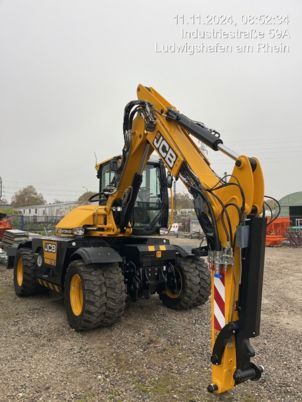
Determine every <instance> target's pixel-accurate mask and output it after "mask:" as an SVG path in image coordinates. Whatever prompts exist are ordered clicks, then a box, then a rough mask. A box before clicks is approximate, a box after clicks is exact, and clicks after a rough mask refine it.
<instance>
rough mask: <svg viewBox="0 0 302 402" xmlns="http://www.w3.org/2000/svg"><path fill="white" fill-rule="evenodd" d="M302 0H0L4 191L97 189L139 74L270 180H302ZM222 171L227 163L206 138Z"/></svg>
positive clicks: (67, 195) (283, 190) (285, 188)
mask: <svg viewBox="0 0 302 402" xmlns="http://www.w3.org/2000/svg"><path fill="white" fill-rule="evenodd" d="M301 14H302V3H301V1H299V0H289V1H287V2H285V1H280V0H267V1H266V2H263V1H260V0H256V1H249V0H245V1H241V0H229V1H227V2H226V1H223V0H221V1H213V0H211V1H209V0H207V1H202V0H201V1H200V0H198V1H197V0H194V1H193V0H186V1H184V0H183V1H179V0H173V1H172V0H166V1H165V2H159V1H153V2H143V1H137V0H129V1H122V0H115V1H109V0H105V1H97V0H85V1H84V0H43V1H41V0H0V177H2V182H3V198H6V199H7V200H8V201H9V200H10V198H11V196H12V195H13V194H14V192H15V191H17V190H19V189H20V188H22V187H24V186H26V185H29V184H32V185H34V186H35V187H36V188H37V190H38V191H39V192H41V193H42V194H43V195H44V197H45V198H46V199H47V200H48V201H49V202H53V201H54V200H55V199H59V200H75V199H77V198H78V196H79V195H81V194H82V193H83V192H84V191H85V190H86V189H89V190H92V191H97V188H98V183H97V179H96V172H95V169H94V166H95V155H96V157H97V160H98V161H102V160H104V159H107V158H109V157H111V156H113V155H117V154H119V153H120V152H121V149H122V146H123V136H122V119H123V109H124V106H125V105H126V103H127V102H129V101H130V100H133V99H135V98H136V87H137V85H138V83H142V84H144V85H147V86H152V87H154V88H155V89H156V90H157V91H159V92H160V93H161V94H162V95H163V96H164V97H165V98H167V99H168V100H169V101H170V102H171V103H172V104H173V105H174V106H176V107H177V108H178V109H179V110H180V111H181V112H182V113H184V114H186V115H187V116H189V117H191V118H192V119H195V120H199V121H202V122H204V123H205V124H206V125H208V126H209V127H211V128H215V129H216V130H217V131H219V132H220V133H221V138H222V139H223V141H224V144H225V145H226V146H228V147H230V148H231V149H234V150H235V151H236V152H238V153H239V154H247V155H249V156H256V157H258V158H259V160H260V161H261V163H262V167H263V171H264V175H265V188H266V189H265V191H266V194H270V195H272V196H275V197H277V198H281V197H282V196H284V195H286V194H288V193H291V192H295V191H302V180H301V172H302V157H301V153H302V137H301V128H300V126H301V112H302V110H301V104H302V102H301V97H302V85H301V70H302V53H301V40H302V25H301V20H302V15H301ZM208 157H209V159H210V161H211V163H212V165H213V167H214V169H215V171H216V172H217V173H218V174H220V175H223V173H224V172H231V170H232V164H233V162H232V161H231V160H229V159H228V158H227V157H226V156H223V155H221V154H220V153H217V152H213V151H209V153H208Z"/></svg>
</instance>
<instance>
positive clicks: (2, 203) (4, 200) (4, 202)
mask: <svg viewBox="0 0 302 402" xmlns="http://www.w3.org/2000/svg"><path fill="white" fill-rule="evenodd" d="M0 205H8V202H7V201H6V199H5V198H0Z"/></svg>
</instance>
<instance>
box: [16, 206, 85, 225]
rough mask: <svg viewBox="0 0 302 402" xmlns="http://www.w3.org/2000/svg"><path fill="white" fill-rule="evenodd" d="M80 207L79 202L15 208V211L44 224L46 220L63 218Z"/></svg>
mask: <svg viewBox="0 0 302 402" xmlns="http://www.w3.org/2000/svg"><path fill="white" fill-rule="evenodd" d="M78 205H79V202H76V201H69V202H58V203H53V204H45V205H30V206H27V207H19V208H15V210H16V211H18V213H19V214H20V215H23V216H26V217H27V216H28V217H35V220H36V221H37V222H39V221H40V222H42V221H43V220H44V219H45V220H47V218H48V217H62V216H64V215H66V214H67V213H68V212H69V211H71V210H72V209H73V208H75V207H77V206H78Z"/></svg>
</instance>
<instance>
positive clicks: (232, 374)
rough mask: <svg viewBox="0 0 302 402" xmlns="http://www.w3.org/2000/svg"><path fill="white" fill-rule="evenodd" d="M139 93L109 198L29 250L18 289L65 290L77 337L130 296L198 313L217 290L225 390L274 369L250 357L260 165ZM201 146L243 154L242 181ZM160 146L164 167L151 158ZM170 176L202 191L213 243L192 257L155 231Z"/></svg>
mask: <svg viewBox="0 0 302 402" xmlns="http://www.w3.org/2000/svg"><path fill="white" fill-rule="evenodd" d="M137 95H138V100H134V101H132V102H130V103H128V104H127V105H126V107H125V113H124V122H123V132H124V140H125V143H124V148H123V151H122V155H121V156H120V157H115V158H113V159H112V160H110V161H107V162H105V163H103V164H100V165H98V166H97V169H98V177H99V179H100V192H99V193H98V194H96V195H95V196H93V197H92V199H91V200H90V201H91V202H92V203H91V204H89V205H85V206H79V207H77V208H75V209H74V210H72V211H71V212H70V213H69V214H68V215H67V216H65V217H64V218H63V219H62V220H61V221H60V222H59V224H58V225H57V227H56V236H54V237H41V238H38V237H37V238H33V239H31V240H30V241H27V242H24V243H23V244H22V245H21V246H19V248H18V250H17V252H16V256H15V258H14V284H15V290H16V293H17V295H18V296H27V295H30V294H32V293H34V292H37V291H40V290H41V289H43V288H45V289H51V290H53V291H57V292H61V293H63V294H64V298H65V304H66V309H67V317H68V321H69V324H70V325H71V327H73V328H74V329H76V330H78V331H81V330H87V329H90V328H95V327H98V326H104V325H110V324H112V323H114V322H116V321H117V320H118V319H119V318H120V317H121V315H122V314H123V311H124V307H125V296H126V294H128V295H129V296H131V297H132V298H134V299H135V298H137V297H141V296H143V297H148V296H149V295H151V294H153V293H156V292H157V293H158V294H159V297H160V299H161V300H162V302H163V304H164V305H166V306H167V307H169V308H173V309H188V308H192V307H195V306H198V305H200V304H202V303H204V302H205V301H206V300H207V298H208V296H209V294H210V291H211V316H212V321H211V322H212V356H211V362H212V383H211V384H210V385H209V387H208V390H209V391H210V392H215V393H222V392H225V391H227V390H230V389H232V388H233V387H234V386H235V385H237V384H239V383H242V382H244V381H246V380H248V379H250V380H257V379H259V378H260V377H261V373H262V371H263V369H262V367H261V366H258V365H256V364H255V363H253V362H251V357H253V356H254V354H255V352H254V350H253V348H252V346H251V344H250V340H249V339H250V338H253V337H255V336H257V335H259V326H260V309H261V293H262V281H263V267H264V239H265V225H266V222H265V217H264V213H263V203H264V184H263V175H262V170H261V166H260V163H259V161H258V160H257V159H256V158H254V157H253V158H250V157H247V156H245V155H238V154H236V153H235V152H233V151H232V150H230V149H228V148H227V147H226V146H225V145H224V144H223V141H222V139H221V137H220V135H219V133H218V132H217V131H215V130H212V129H209V128H207V127H206V126H205V125H204V124H202V123H200V122H197V121H194V120H191V119H190V118H188V117H186V116H185V115H183V114H181V113H180V112H179V111H178V110H177V109H176V108H175V107H173V106H172V105H171V104H170V103H169V102H167V101H166V100H165V99H164V98H163V97H162V96H161V95H160V94H159V93H157V92H156V91H155V90H154V89H153V88H148V87H145V86H142V85H139V86H138V89H137ZM196 139H197V140H198V141H201V142H202V143H204V144H206V145H207V146H208V147H210V148H211V149H213V150H215V151H221V152H222V153H224V154H225V155H226V156H228V157H230V158H232V159H233V160H234V169H233V172H232V174H230V175H229V176H227V177H223V178H220V177H218V175H217V174H216V173H215V172H214V171H213V170H212V168H211V166H210V163H209V161H208V160H207V158H206V156H205V155H204V154H203V152H202V151H201V150H200V148H199V146H197V144H196ZM153 151H156V152H157V154H158V156H159V159H160V162H152V161H151V162H150V161H149V158H150V156H151V154H152V153H153ZM148 161H149V162H148ZM165 169H167V171H168V172H169V173H168V178H166V176H165ZM171 177H172V178H175V179H178V178H179V179H181V180H182V182H183V183H184V185H185V186H186V188H187V189H188V191H189V192H190V193H191V195H192V197H193V200H194V208H195V211H196V215H197V218H198V220H199V222H200V225H201V227H202V229H203V231H204V233H205V236H206V239H207V246H201V247H198V248H195V249H192V250H190V251H187V250H185V249H184V248H181V247H179V246H176V245H171V244H170V243H169V240H167V239H164V238H161V237H159V236H153V237H152V236H151V235H152V234H153V235H154V234H156V233H157V232H158V230H159V228H160V227H161V226H166V225H167V215H168V198H167V194H166V189H167V184H169V183H167V180H168V182H170V181H171ZM170 184H171V183H170ZM93 201H95V202H96V204H94V203H93ZM205 256H207V258H208V264H205V262H204V257H205ZM12 263H13V261H12V259H11V260H10V265H11V266H12ZM210 278H211V281H210ZM210 282H211V284H210Z"/></svg>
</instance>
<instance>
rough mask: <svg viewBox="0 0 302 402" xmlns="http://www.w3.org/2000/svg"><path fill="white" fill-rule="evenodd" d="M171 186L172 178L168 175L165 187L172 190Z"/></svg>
mask: <svg viewBox="0 0 302 402" xmlns="http://www.w3.org/2000/svg"><path fill="white" fill-rule="evenodd" d="M172 185H173V176H171V174H170V173H168V176H167V187H168V188H172Z"/></svg>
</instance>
